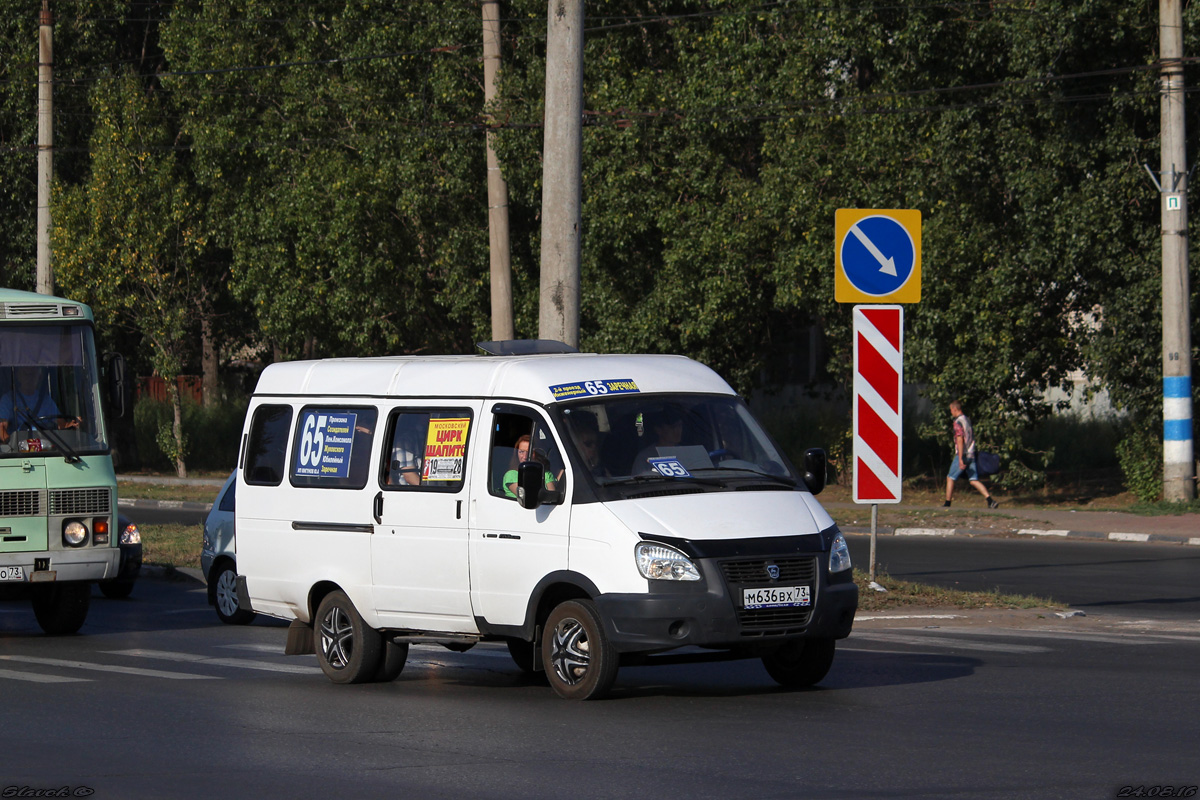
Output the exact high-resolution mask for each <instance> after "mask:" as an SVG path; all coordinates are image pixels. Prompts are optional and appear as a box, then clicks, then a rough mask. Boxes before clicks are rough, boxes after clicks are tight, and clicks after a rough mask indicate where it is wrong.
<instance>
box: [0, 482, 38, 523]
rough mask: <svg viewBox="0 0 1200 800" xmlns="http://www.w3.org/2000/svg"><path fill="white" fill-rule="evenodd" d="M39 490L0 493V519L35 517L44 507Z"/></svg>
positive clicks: (17, 490)
mask: <svg viewBox="0 0 1200 800" xmlns="http://www.w3.org/2000/svg"><path fill="white" fill-rule="evenodd" d="M43 494H44V493H43V492H42V490H41V489H16V490H13V491H8V492H0V517H36V516H40V515H41V514H42V508H43V506H44V505H45V502H44V500H43V499H42V498H43Z"/></svg>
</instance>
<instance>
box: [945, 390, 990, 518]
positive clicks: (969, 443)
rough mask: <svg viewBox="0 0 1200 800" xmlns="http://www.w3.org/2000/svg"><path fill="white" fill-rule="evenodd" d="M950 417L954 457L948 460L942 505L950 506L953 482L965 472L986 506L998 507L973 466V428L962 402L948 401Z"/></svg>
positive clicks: (952, 495)
mask: <svg viewBox="0 0 1200 800" xmlns="http://www.w3.org/2000/svg"><path fill="white" fill-rule="evenodd" d="M950 417H951V418H952V419H953V420H954V457H953V459H952V460H951V461H950V472H949V473H948V474H947V475H946V502H945V503H943V504H942V507H943V508H949V507H950V499H951V498H952V497H954V482H955V481H956V480H958V479H959V477H960V476H961V475H962V474H963V473H964V472H965V473H966V474H967V480H968V481H970V483H971V485H972V486H974V487H975V489H976V490H977V491H978V492H979V493H980V494H981V495H983V497H984V499H985V500H987V504H988V508H999V506H1000V504H999V503H997V502H996V501H995V500H993V499H992V495H991V494H990V493H989V492H988V490H987V487H986V486H984V485H983V481H981V480H979V471H978V469H976V466H975V430H974V429H973V428H972V427H971V420H969V419H967V415H966V414H964V413H963V408H962V403H960V402H959V401H957V400H951V401H950Z"/></svg>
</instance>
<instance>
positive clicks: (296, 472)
mask: <svg viewBox="0 0 1200 800" xmlns="http://www.w3.org/2000/svg"><path fill="white" fill-rule="evenodd" d="M378 416H379V412H378V411H377V410H376V409H375V408H373V407H370V406H367V407H350V406H305V407H304V408H302V409H300V413H299V415H298V416H297V417H296V426H295V427H296V438H295V441H294V442H293V444H292V469H291V473H290V475H289V477H290V478H291V481H292V485H293V486H298V487H308V488H321V489H361V488H363V487H364V486H366V485H367V476H368V475H369V474H370V471H371V442H372V440H373V438H374V435H375V422H376V420H377V418H378Z"/></svg>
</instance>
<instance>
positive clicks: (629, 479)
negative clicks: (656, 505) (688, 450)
mask: <svg viewBox="0 0 1200 800" xmlns="http://www.w3.org/2000/svg"><path fill="white" fill-rule="evenodd" d="M596 480H597V482H598V483H599V484H600V485H601V486H623V485H626V484H639V483H657V482H671V483H675V482H678V481H688V482H691V483H699V484H703V485H704V486H720V487H724V486H725V482H724V481H721V480H718V479H716V478H700V477H698V476H696V475H688V476H686V477H685V476H682V475H674V476H667V475H659V474H658V473H657V472H655V473H651V474H649V475H627V476H625V477H622V478H597V479H596Z"/></svg>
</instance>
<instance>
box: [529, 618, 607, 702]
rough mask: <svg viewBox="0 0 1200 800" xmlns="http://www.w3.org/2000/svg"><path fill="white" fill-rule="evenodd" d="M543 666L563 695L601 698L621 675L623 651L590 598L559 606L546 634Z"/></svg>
mask: <svg viewBox="0 0 1200 800" xmlns="http://www.w3.org/2000/svg"><path fill="white" fill-rule="evenodd" d="M542 666H543V668H544V669H545V670H546V679H547V680H549V681H550V687H551V688H552V689H554V691H555V692H556V693H557V694H558V696H559V697H565V698H566V699H568V700H599V699H600V698H602V697H604V696H605V695H606V694H608V690H609V689H611V688H612V685H613V682H614V681H615V680H616V679H617V667H619V666H620V655H619V654H618V653H617V652H616V650H615V649H614V648H613V646H612V644H611V643H610V642H609V641H608V636H607V635H606V634H605V633H604V625H603V624H602V623H601V621H600V614H599V612H597V611H596V606H595V605H593V604H592V602H591V601H590V600H568V601H567V602H565V603H561V604H559V605H558V606H555V608H554V610H553V611H551V612H550V616H549V617H548V618H547V619H546V627H545V633H544V634H543V636H542Z"/></svg>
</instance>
